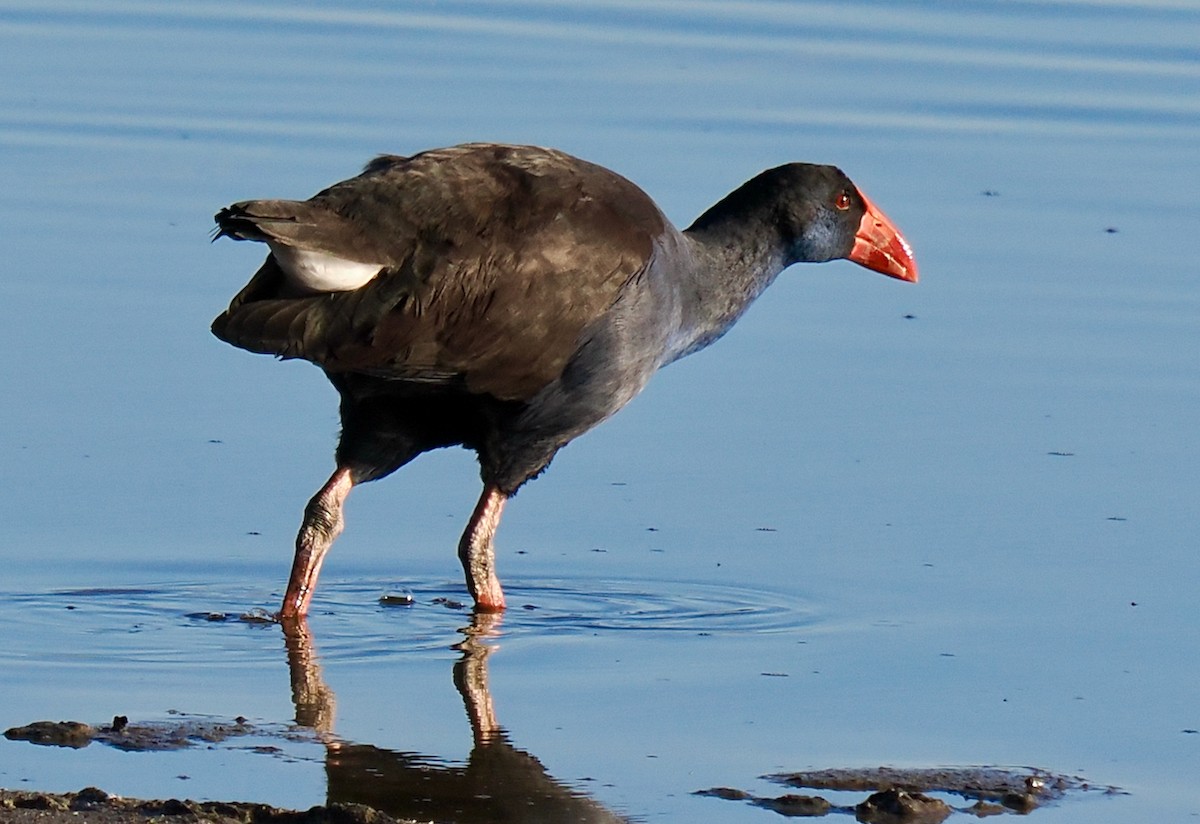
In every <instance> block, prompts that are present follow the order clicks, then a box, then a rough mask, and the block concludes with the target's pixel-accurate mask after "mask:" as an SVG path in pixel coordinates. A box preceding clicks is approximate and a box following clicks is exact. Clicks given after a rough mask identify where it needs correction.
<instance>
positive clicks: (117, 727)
mask: <svg viewBox="0 0 1200 824" xmlns="http://www.w3.org/2000/svg"><path fill="white" fill-rule="evenodd" d="M171 714H172V715H174V716H176V717H175V718H172V719H171V720H170V721H145V722H136V723H131V722H130V721H129V719H128V718H127V717H126V716H124V715H117V716H114V717H113V720H112V723H111V724H96V725H94V724H85V723H83V722H82V721H34V722H33V723H31V724H26V725H24V726H21V727H11V728H10V729H7V730H5V732H4V737H5V738H7V739H9V740H10V741H28V742H29V743H31V744H38V745H41V746H47V747H70V748H72V749H80V748H82V747H86V746H88V745H89V744H91V743H92V742H93V741H95V742H98V743H101V744H107V745H108V746H110V747H115V748H116V749H118V750H125V751H127V752H161V751H164V750H180V749H185V748H187V747H192V746H197V745H209V744H218V743H221V742H223V741H227V740H229V739H231V738H237V737H241V736H247V735H257V736H271V737H273V738H277V739H285V740H299V739H302V738H303V736H300V735H298V734H297V733H296V732H295V731H292V730H288V729H283V728H280V727H273V726H262V725H257V724H252V723H250V721H248V720H247V719H246V718H243V717H242V716H238V717H237V718H233V719H214V718H211V717H208V716H195V715H187V714H184V713H179V712H173V713H171ZM305 740H307V739H305Z"/></svg>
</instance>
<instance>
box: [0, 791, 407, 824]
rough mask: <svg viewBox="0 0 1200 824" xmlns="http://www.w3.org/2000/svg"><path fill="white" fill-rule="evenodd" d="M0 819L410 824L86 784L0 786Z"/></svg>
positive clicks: (98, 823) (21, 823)
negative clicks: (135, 795) (50, 788)
mask: <svg viewBox="0 0 1200 824" xmlns="http://www.w3.org/2000/svg"><path fill="white" fill-rule="evenodd" d="M0 820H2V821H4V822H6V824H68V822H71V823H72V824H148V822H162V821H171V822H176V824H191V823H192V822H205V824H251V822H253V824H408V823H409V822H410V821H411V819H398V818H393V817H391V816H389V815H387V814H385V813H381V812H379V811H378V810H374V809H372V808H370V807H365V806H362V805H359V804H330V805H329V806H327V807H326V806H321V807H313V808H311V809H308V810H303V811H300V810H283V809H279V808H277V807H271V806H268V805H266V804H245V803H231V802H224V801H184V800H180V799H175V798H173V799H168V800H165V801H139V800H136V799H130V798H120V797H118V796H115V795H109V794H108V793H106V792H105V791H104V790H100V789H96V788H95V787H88V788H85V789H82V790H80V791H79V792H76V793H40V792H18V791H14V790H0Z"/></svg>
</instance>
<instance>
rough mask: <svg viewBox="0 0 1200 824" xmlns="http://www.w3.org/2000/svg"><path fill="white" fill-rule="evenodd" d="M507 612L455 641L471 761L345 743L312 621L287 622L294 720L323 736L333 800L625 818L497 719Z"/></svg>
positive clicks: (441, 811) (508, 815)
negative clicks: (520, 742)
mask: <svg viewBox="0 0 1200 824" xmlns="http://www.w3.org/2000/svg"><path fill="white" fill-rule="evenodd" d="M502 620H503V616H502V614H501V613H496V612H480V613H477V614H476V615H475V616H473V618H472V621H471V624H470V626H468V627H466V628H464V629H463V630H462V632H463V634H464V635H465V636H466V637H465V638H464V640H463V641H462V642H460V643H459V644H457V645H456V647H455V648H456V649H458V650H460V651H461V652H462V657H461V658H459V660H458V661H456V662H455V664H454V673H453V675H454V686H455V687H456V689H457V690H458V693H459V695H460V696H461V697H462V700H463V706H464V708H465V709H466V714H467V718H468V720H469V721H470V724H471V735H472V748H471V754H470V756H469V757H468V758H467V761H466V763H465V764H463V763H453V762H449V761H446V760H444V759H442V758H439V757H437V756H431V755H426V754H422V753H415V752H400V751H395V750H387V749H383V748H380V747H375V746H373V745H370V744H359V743H354V742H348V741H342V740H340V739H338V738H337V737H336V736H335V735H334V707H335V699H334V695H333V692H332V690H330V689H329V687H328V686H327V685H326V684H325V682H324V680H323V679H322V677H321V667H320V664H319V661H318V659H317V655H316V652H315V649H314V646H313V641H312V636H311V633H310V632H309V630H308V626H307V623H306V621H305V620H304V619H303V618H300V619H298V620H295V621H288V622H285V623H284V636H285V639H286V645H287V652H288V666H289V670H290V673H291V681H292V698H293V701H294V702H295V707H296V722H297V723H298V724H301V725H304V726H307V727H311V728H312V729H314V730H316V731H317V732H319V733H321V734H322V736H323V737H324V739H325V741H326V744H325V774H326V778H327V781H328V789H327V794H328V802H329V803H330V804H333V803H354V804H365V805H367V806H369V807H373V808H375V809H377V810H380V811H381V812H385V813H387V814H389V815H393V816H396V817H399V818H415V819H421V820H425V819H434V820H438V821H453V822H462V823H463V824H468V822H495V821H522V822H539V821H546V822H561V821H572V822H581V824H592V823H593V822H595V823H596V824H598V823H599V822H620V821H626V820H627V819H625V818H622V817H620V816H618V815H616V814H615V813H613V812H611V811H609V810H607V809H605V808H604V807H602V806H601V805H600V804H599V803H597V802H596V801H595V800H593V799H591V798H589V797H587V796H585V795H583V794H582V793H579V792H577V791H576V790H574V789H572V788H570V787H567V786H565V785H564V784H562V783H560V782H559V781H557V780H555V779H554V778H553V777H552V776H550V775H549V774H547V772H546V769H545V767H543V766H542V764H541V762H540V761H538V759H537V758H535V757H534V756H532V755H530V754H529V753H527V752H525V751H524V750H520V749H517V748H516V747H514V746H513V745H512V743H511V742H510V741H509V738H508V734H507V732H506V731H505V730H504V729H503V728H502V727H501V726H500V725H499V723H498V722H497V720H496V709H495V705H494V703H493V701H492V695H491V691H490V689H489V688H488V658H489V656H490V655H491V654H492V652H493V651H494V650H495V646H494V644H493V643H489V640H490V639H494V638H496V637H498V636H499V627H500V623H501V621H502Z"/></svg>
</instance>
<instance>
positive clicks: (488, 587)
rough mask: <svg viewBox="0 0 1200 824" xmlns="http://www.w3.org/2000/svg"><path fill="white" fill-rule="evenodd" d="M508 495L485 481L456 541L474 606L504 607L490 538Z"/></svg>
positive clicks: (494, 552) (490, 609) (487, 609)
mask: <svg viewBox="0 0 1200 824" xmlns="http://www.w3.org/2000/svg"><path fill="white" fill-rule="evenodd" d="M507 500H508V495H506V494H505V493H503V492H501V491H500V488H499V487H498V486H495V485H494V484H485V485H484V487H483V494H482V495H480V496H479V503H477V504H475V512H474V513H472V514H471V520H470V521H469V522H468V523H467V529H466V531H465V532H463V536H462V538H461V539H460V540H459V542H458V559H459V560H460V561H462V565H463V571H464V572H465V573H466V574H467V589H468V590H470V592H471V597H472V598H474V599H475V608H476V609H478V610H482V611H484V612H499V611H500V610H502V609H504V592H503V591H502V590H501V589H500V579H499V578H497V577H496V550H495V548H494V547H493V545H492V538H493V537H494V536H495V534H496V527H497V526H499V524H500V513H501V512H503V511H504V504H505V502H506V501H507Z"/></svg>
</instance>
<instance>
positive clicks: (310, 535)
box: [279, 466, 354, 620]
mask: <svg viewBox="0 0 1200 824" xmlns="http://www.w3.org/2000/svg"><path fill="white" fill-rule="evenodd" d="M353 487H354V478H353V477H352V476H351V474H350V468H349V467H347V466H339V467H338V468H337V469H336V470H334V473H333V474H332V475H330V476H329V480H328V481H326V482H325V486H323V487H321V489H320V491H319V492H317V494H316V495H314V496H313V497H312V500H311V501H309V502H308V506H306V507H305V508H304V523H302V524H301V525H300V533H299V534H298V535H297V536H296V557H295V559H293V561H292V574H291V577H290V578H288V585H287V593H286V594H285V595H284V596H283V608H282V609H281V610H280V611H279V618H280V620H289V619H295V618H299V617H301V616H303V615H305V614H306V613H307V612H308V605H309V602H311V601H312V596H313V590H315V589H316V587H317V576H318V575H320V574H321V564H322V562H324V560H325V553H326V552H328V551H329V547H330V546H332V545H333V542H334V540H335V539H336V538H337V536H338V535H340V534H342V525H343V523H344V520H343V518H342V504H343V503H345V501H346V496H347V495H349V494H350V490H351V489H352V488H353Z"/></svg>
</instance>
